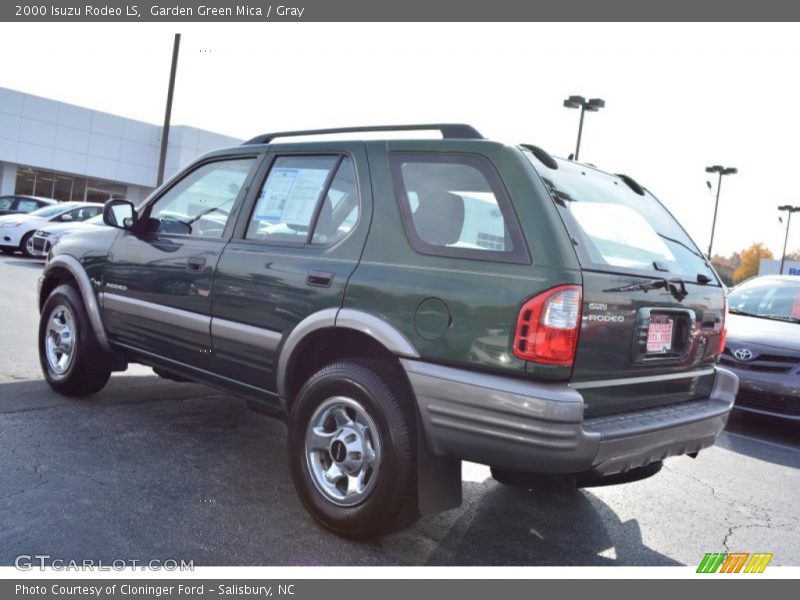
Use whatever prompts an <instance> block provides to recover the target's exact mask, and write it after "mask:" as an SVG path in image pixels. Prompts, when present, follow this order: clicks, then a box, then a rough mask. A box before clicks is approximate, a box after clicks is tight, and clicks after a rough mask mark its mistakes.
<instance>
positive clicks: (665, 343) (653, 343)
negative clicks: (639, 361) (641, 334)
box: [647, 319, 672, 354]
mask: <svg viewBox="0 0 800 600" xmlns="http://www.w3.org/2000/svg"><path fill="white" fill-rule="evenodd" d="M671 349H672V320H671V319H670V320H667V321H661V322H652V321H651V322H650V325H649V326H648V328H647V353H648V354H663V353H664V352H669V351H670V350H671Z"/></svg>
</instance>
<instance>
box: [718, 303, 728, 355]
mask: <svg viewBox="0 0 800 600" xmlns="http://www.w3.org/2000/svg"><path fill="white" fill-rule="evenodd" d="M727 316H728V297H727V296H725V298H724V300H723V301H722V333H720V336H719V350H718V351H717V354H719V355H720V356H722V353H723V352H724V351H725V340H727V339H728V329H727V327H725V320H726V318H727Z"/></svg>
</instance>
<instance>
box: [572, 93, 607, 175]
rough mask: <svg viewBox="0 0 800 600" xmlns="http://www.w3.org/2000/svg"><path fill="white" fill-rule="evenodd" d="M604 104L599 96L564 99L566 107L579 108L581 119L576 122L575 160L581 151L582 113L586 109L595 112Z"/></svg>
mask: <svg viewBox="0 0 800 600" xmlns="http://www.w3.org/2000/svg"><path fill="white" fill-rule="evenodd" d="M605 105H606V101H605V100H603V99H601V98H592V99H591V100H586V98H584V97H583V96H570V97H569V98H567V99H566V100H564V106H565V107H566V108H580V109H581V120H580V122H579V123H578V143H577V144H576V146H575V160H578V154H579V153H580V151H581V135H582V134H583V114H584V113H585V112H586V111H587V110H588V111H589V112H597V111H598V110H600V109H601V108H603V107H604V106H605Z"/></svg>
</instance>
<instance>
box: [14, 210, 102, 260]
mask: <svg viewBox="0 0 800 600" xmlns="http://www.w3.org/2000/svg"><path fill="white" fill-rule="evenodd" d="M98 225H100V226H102V225H104V223H103V215H102V214H99V215H97V216H94V217H92V218H91V219H86V220H85V221H70V222H68V223H53V224H48V225H47V227H42V228H41V229H37V230H36V233H34V234H33V236H32V237H30V238H28V243H27V244H26V245H25V247H26V248H27V250H28V254H29V255H31V256H33V257H36V258H44V257H45V256H47V253H48V252H50V248H52V247H53V246H55V245H56V244H57V243H58V242H59V240H60V239H61V238H63V237H64V236H66V235H69V234H70V233H75V232H76V231H80V230H82V229H86V228H90V227H96V226H98Z"/></svg>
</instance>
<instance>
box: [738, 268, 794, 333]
mask: <svg viewBox="0 0 800 600" xmlns="http://www.w3.org/2000/svg"><path fill="white" fill-rule="evenodd" d="M728 308H729V310H730V312H732V313H734V314H737V313H738V314H745V315H752V316H757V317H765V318H769V319H778V320H782V321H796V322H800V278H798V280H797V281H792V280H789V281H786V280H783V279H773V278H770V277H757V278H755V279H751V280H750V281H748V282H746V283H743V284H742V285H740V286H739V287H737V288H736V289H734V290H733V291H732V292H731V293H730V295H729V296H728Z"/></svg>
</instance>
